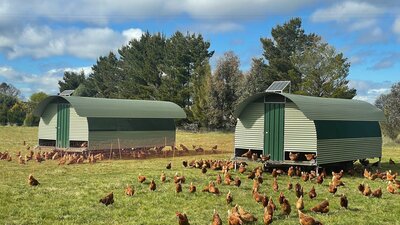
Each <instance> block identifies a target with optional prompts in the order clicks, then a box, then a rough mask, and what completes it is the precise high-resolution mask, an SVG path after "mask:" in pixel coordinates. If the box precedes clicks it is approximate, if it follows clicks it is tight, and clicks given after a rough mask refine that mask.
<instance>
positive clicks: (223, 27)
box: [191, 22, 243, 33]
mask: <svg viewBox="0 0 400 225" xmlns="http://www.w3.org/2000/svg"><path fill="white" fill-rule="evenodd" d="M191 29H192V30H194V31H198V32H206V33H207V32H209V33H226V32H232V31H238V30H243V27H242V26H241V25H239V24H237V23H233V22H220V23H203V24H199V25H194V26H192V28H191Z"/></svg>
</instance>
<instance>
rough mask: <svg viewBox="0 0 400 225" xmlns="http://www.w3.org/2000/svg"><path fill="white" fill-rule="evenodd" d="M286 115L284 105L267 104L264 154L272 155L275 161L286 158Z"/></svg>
mask: <svg viewBox="0 0 400 225" xmlns="http://www.w3.org/2000/svg"><path fill="white" fill-rule="evenodd" d="M284 114H285V105H284V104H283V103H265V124H264V131H265V134H264V154H270V155H271V159H272V160H275V161H282V160H283V158H284V154H283V147H284V146H283V139H284V130H283V129H284Z"/></svg>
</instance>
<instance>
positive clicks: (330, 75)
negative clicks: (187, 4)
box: [59, 18, 356, 130]
mask: <svg viewBox="0 0 400 225" xmlns="http://www.w3.org/2000/svg"><path fill="white" fill-rule="evenodd" d="M260 42H261V45H262V48H263V57H261V58H253V59H252V65H251V68H250V70H249V71H248V72H243V71H241V69H240V60H239V57H238V56H237V55H236V54H235V53H234V52H231V51H229V52H226V53H224V55H223V56H222V57H220V58H219V59H218V61H217V64H216V67H215V69H214V70H213V71H212V70H211V67H210V58H211V57H212V56H213V54H214V51H212V50H210V46H211V44H210V42H208V41H206V40H204V38H203V36H202V35H201V34H189V33H187V34H183V33H181V32H176V33H174V34H173V35H172V36H170V37H166V36H165V35H163V34H161V33H155V34H150V33H149V32H146V33H144V34H143V35H142V37H141V38H140V39H139V40H131V41H130V42H129V43H128V44H127V45H124V46H122V47H121V48H119V49H118V54H115V53H113V52H110V53H109V54H108V55H106V56H101V57H99V58H98V60H97V62H96V64H94V65H93V66H92V73H91V74H89V75H88V76H85V74H84V73H83V72H81V73H76V72H65V73H64V77H63V80H61V81H60V82H59V87H60V92H61V91H63V90H68V89H75V93H74V95H78V96H88V97H102V98H123V99H145V100H164V101H172V102H175V103H176V104H178V105H179V106H181V107H182V108H183V109H184V110H185V112H186V114H187V115H188V118H187V120H186V121H182V122H186V123H189V124H198V125H199V126H200V127H205V128H209V129H227V130H229V129H232V128H233V127H234V126H235V123H236V118H235V117H234V116H233V112H234V110H235V108H236V106H237V104H238V103H239V102H240V101H242V100H243V99H244V98H246V97H248V96H251V95H253V94H255V93H259V92H263V91H265V89H266V88H267V87H268V86H269V85H270V84H271V83H272V82H273V81H276V80H289V81H291V89H292V93H297V94H302V95H310V96H318V97H334V98H353V97H354V96H355V95H356V90H355V89H350V88H349V87H348V80H347V76H348V73H349V67H350V63H349V62H348V59H347V58H345V57H344V56H343V54H342V53H338V52H337V51H336V50H335V48H334V47H332V46H330V45H329V44H328V43H326V42H324V41H322V38H321V37H320V36H318V35H317V34H314V33H311V34H306V33H305V31H304V30H303V28H302V27H301V19H300V18H294V19H291V20H290V21H288V22H286V23H284V24H283V25H278V26H276V27H274V28H273V29H272V30H271V37H269V38H263V37H262V38H260Z"/></svg>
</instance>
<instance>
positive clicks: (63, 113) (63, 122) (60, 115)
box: [57, 103, 69, 148]
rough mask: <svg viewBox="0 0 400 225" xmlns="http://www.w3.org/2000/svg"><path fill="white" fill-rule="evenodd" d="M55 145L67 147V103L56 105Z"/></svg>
mask: <svg viewBox="0 0 400 225" xmlns="http://www.w3.org/2000/svg"><path fill="white" fill-rule="evenodd" d="M57 147H59V148H68V147H69V104H66V103H59V104H58V105H57Z"/></svg>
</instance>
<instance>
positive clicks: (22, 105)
mask: <svg viewBox="0 0 400 225" xmlns="http://www.w3.org/2000/svg"><path fill="white" fill-rule="evenodd" d="M20 94H21V91H20V90H18V89H17V88H16V87H14V86H13V85H12V84H7V83H5V82H3V83H1V84H0V125H3V126H4V125H8V124H10V125H19V126H20V125H25V126H37V125H39V118H38V117H36V116H34V115H33V111H34V109H35V108H36V107H37V105H38V104H39V103H40V102H41V101H42V100H43V99H45V98H46V97H47V94H46V93H44V92H38V93H34V94H32V95H31V96H30V98H29V100H28V101H23V100H21V99H20V96H19V95H20Z"/></svg>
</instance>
